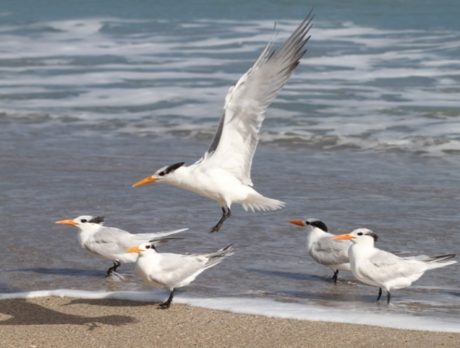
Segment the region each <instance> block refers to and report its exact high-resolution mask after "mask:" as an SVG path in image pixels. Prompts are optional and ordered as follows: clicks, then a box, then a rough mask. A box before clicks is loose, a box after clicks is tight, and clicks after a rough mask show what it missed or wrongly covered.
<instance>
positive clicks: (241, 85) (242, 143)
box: [198, 12, 313, 185]
mask: <svg viewBox="0 0 460 348" xmlns="http://www.w3.org/2000/svg"><path fill="white" fill-rule="evenodd" d="M312 19H313V17H312V15H311V12H310V13H309V14H308V16H307V17H306V18H305V19H304V20H303V21H302V23H300V25H299V26H298V27H297V29H296V30H295V31H294V32H293V33H292V35H291V36H290V37H289V38H288V39H287V40H286V42H285V43H284V44H283V45H282V46H281V48H279V49H276V48H274V47H273V45H272V43H269V44H268V45H267V46H266V47H265V49H264V50H263V51H262V53H261V54H260V56H259V57H258V59H257V60H256V62H255V63H254V65H253V66H252V67H251V68H250V69H249V70H248V71H247V72H246V73H245V74H244V75H243V76H242V77H241V78H240V79H239V81H238V82H237V84H236V85H235V86H234V87H232V88H230V90H229V92H228V94H227V96H226V98H225V107H224V109H225V110H224V115H223V116H222V117H221V119H220V122H219V126H218V129H217V132H216V134H215V136H214V138H213V141H212V143H211V146H210V147H209V149H208V151H207V152H206V154H205V155H204V157H203V158H202V159H200V161H198V162H206V163H207V165H209V166H213V165H216V166H219V167H223V168H224V169H226V170H228V171H229V172H231V173H233V174H234V175H235V176H236V177H238V178H239V179H240V180H242V181H243V182H244V183H245V184H247V185H252V181H251V165H252V159H253V157H254V153H255V150H256V147H257V143H258V140H259V130H260V127H261V126H262V122H263V120H264V118H265V110H266V109H267V108H268V106H269V105H270V104H271V102H272V101H273V99H274V98H275V96H276V94H277V92H278V91H279V90H280V89H281V88H282V87H283V86H284V84H285V83H286V82H287V80H288V79H289V77H290V75H291V73H292V71H293V70H294V69H295V67H296V66H297V65H298V64H299V61H300V59H301V58H302V56H303V55H304V54H305V52H306V49H305V45H306V43H307V42H308V40H309V39H310V36H307V34H308V32H309V30H310V29H311V26H312Z"/></svg>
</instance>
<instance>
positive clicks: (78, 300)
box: [67, 297, 162, 307]
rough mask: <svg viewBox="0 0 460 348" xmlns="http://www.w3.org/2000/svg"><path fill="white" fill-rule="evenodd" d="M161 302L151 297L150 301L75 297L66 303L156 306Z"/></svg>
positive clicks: (107, 305) (109, 305)
mask: <svg viewBox="0 0 460 348" xmlns="http://www.w3.org/2000/svg"><path fill="white" fill-rule="evenodd" d="M161 302H162V299H160V297H158V299H153V300H152V301H130V300H118V299H110V298H104V299H85V298H76V299H73V300H71V301H70V302H69V303H68V304H67V305H75V304H85V305H91V306H105V307H148V306H158V305H159V304H160V303H161Z"/></svg>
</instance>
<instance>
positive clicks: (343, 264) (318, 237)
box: [289, 218, 351, 283]
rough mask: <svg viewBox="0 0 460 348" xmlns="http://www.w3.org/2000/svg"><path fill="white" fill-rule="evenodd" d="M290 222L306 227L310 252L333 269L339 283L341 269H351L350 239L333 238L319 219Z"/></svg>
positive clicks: (317, 260)
mask: <svg viewBox="0 0 460 348" xmlns="http://www.w3.org/2000/svg"><path fill="white" fill-rule="evenodd" d="M289 222H290V223H291V224H294V225H297V226H301V227H305V228H306V230H307V233H308V236H307V251H308V254H310V256H311V257H312V259H313V260H315V261H316V262H317V263H319V264H320V265H324V266H327V267H329V268H330V269H332V271H333V272H334V275H333V276H332V279H333V280H334V283H337V277H338V275H339V271H350V259H349V258H348V248H349V247H350V246H351V242H350V241H343V240H332V239H331V237H334V235H333V234H332V233H329V232H328V231H327V226H326V224H325V223H324V222H322V221H320V220H318V219H313V218H309V219H307V220H305V221H303V220H298V219H296V220H291V221H289Z"/></svg>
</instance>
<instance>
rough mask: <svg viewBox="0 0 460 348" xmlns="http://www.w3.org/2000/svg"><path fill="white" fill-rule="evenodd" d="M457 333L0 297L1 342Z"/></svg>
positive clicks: (146, 342)
mask: <svg viewBox="0 0 460 348" xmlns="http://www.w3.org/2000/svg"><path fill="white" fill-rule="evenodd" d="M459 342H460V333H449V332H429V331H416V330H402V329H391V328H384V327H377V326H368V325H358V324H345V323H332V322H322V321H308V320H297V319H281V318H273V317H267V316H261V315H253V314H239V313H231V312H228V311H222V310H214V309H205V308H200V307H194V306H189V305H184V304H178V303H173V305H172V306H171V308H170V309H169V310H159V309H157V302H145V301H144V302H141V301H129V300H117V299H82V298H68V297H35V298H27V299H3V300H0V343H1V346H2V347H18V346H21V347H37V348H38V347H62V346H67V347H81V346H82V345H83V344H87V345H89V346H101V347H102V346H111V347H127V346H128V347H129V346H136V347H144V346H145V347H147V346H149V347H151V346H152V345H153V346H161V347H173V346H174V347H178V346H181V347H184V346H199V347H211V346H212V347H215V346H224V347H230V346H233V347H235V346H241V347H242V346H251V347H267V346H287V347H300V346H304V347H305V346H337V345H340V346H345V347H347V346H350V347H351V346H355V347H356V346H385V347H391V346H401V345H402V344H403V345H405V346H417V347H433V346H443V347H455V346H458V344H459Z"/></svg>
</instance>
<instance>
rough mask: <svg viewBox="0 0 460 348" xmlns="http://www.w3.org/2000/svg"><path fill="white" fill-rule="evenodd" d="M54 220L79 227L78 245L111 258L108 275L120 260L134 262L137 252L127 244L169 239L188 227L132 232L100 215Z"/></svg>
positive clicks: (131, 245)
mask: <svg viewBox="0 0 460 348" xmlns="http://www.w3.org/2000/svg"><path fill="white" fill-rule="evenodd" d="M56 223H57V224H61V225H70V226H75V227H78V228H79V230H80V231H79V233H78V239H79V241H80V245H81V247H82V248H84V249H86V250H88V251H90V252H91V253H93V254H96V255H99V256H102V257H103V258H105V259H109V260H111V261H112V262H113V266H112V267H110V268H109V269H108V270H107V276H110V275H112V274H113V273H114V272H116V271H117V268H118V267H120V265H121V264H122V263H131V262H136V259H137V255H135V254H132V253H129V252H128V251H127V250H128V248H130V247H133V246H136V245H139V244H141V243H145V242H151V243H152V244H154V245H159V244H161V243H163V242H167V241H168V240H171V239H177V238H174V237H171V235H173V234H176V233H180V232H183V231H187V230H188V228H182V229H179V230H174V231H169V232H157V233H139V234H132V233H129V232H127V231H124V230H121V229H119V228H115V227H107V226H104V225H103V223H104V218H103V217H102V216H90V215H82V216H79V217H77V218H75V219H66V220H59V221H56Z"/></svg>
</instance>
